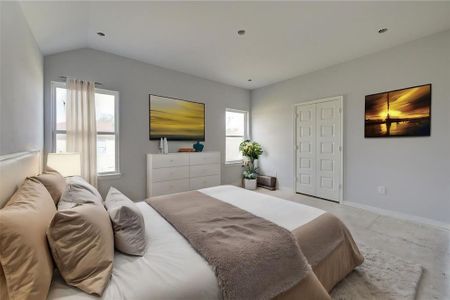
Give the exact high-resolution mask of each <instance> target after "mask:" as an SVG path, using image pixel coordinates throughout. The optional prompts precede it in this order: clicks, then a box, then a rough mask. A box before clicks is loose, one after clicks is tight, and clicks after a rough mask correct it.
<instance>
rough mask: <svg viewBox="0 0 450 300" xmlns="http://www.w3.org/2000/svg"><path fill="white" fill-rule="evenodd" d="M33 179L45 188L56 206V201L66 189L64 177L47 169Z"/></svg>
mask: <svg viewBox="0 0 450 300" xmlns="http://www.w3.org/2000/svg"><path fill="white" fill-rule="evenodd" d="M34 178H36V179H37V180H39V181H40V182H41V183H42V184H43V185H44V186H45V187H46V188H47V190H48V192H49V193H50V195H51V196H52V198H53V201H54V202H55V204H58V201H59V199H60V198H61V195H62V193H63V192H64V189H65V188H66V181H65V180H64V177H62V176H61V174H59V173H58V171H56V170H53V169H52V168H50V167H47V169H46V170H45V172H44V173H42V174H40V175H38V176H35V177H34Z"/></svg>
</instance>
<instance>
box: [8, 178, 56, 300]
mask: <svg viewBox="0 0 450 300" xmlns="http://www.w3.org/2000/svg"><path fill="white" fill-rule="evenodd" d="M55 212H56V209H55V203H54V202H53V199H52V197H51V196H50V194H49V192H48V191H47V189H46V188H45V186H44V185H42V184H41V183H40V182H39V181H37V180H36V179H33V178H30V179H26V180H25V182H24V183H23V184H22V186H21V187H20V188H19V189H18V190H17V192H16V193H15V194H14V195H13V196H12V197H11V198H10V199H9V201H8V202H7V203H6V205H5V207H3V208H2V209H0V228H1V229H0V264H1V269H2V271H3V276H4V279H5V281H4V282H2V283H1V284H0V285H1V286H3V285H5V284H6V286H7V291H5V293H7V294H8V296H9V298H10V299H46V298H47V294H48V290H49V288H50V284H51V281H52V276H53V262H52V257H51V254H50V250H49V248H48V244H47V239H46V236H45V232H46V230H47V227H48V225H49V224H50V222H51V220H52V218H53V215H54V214H55ZM0 276H1V275H0ZM0 280H1V281H3V278H1V279H0ZM3 294H4V291H2V292H1V293H0V295H2V299H3ZM7 299H8V298H7Z"/></svg>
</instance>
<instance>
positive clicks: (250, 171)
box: [239, 140, 263, 190]
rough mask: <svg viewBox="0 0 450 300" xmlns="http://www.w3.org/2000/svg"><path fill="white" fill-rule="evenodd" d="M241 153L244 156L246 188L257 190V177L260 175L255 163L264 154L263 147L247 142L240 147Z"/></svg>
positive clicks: (243, 173) (243, 174)
mask: <svg viewBox="0 0 450 300" xmlns="http://www.w3.org/2000/svg"><path fill="white" fill-rule="evenodd" d="M239 151H241V153H242V155H243V156H244V171H243V172H242V176H243V177H244V188H246V189H248V190H254V189H256V176H257V175H258V173H257V169H258V168H257V167H256V165H255V161H256V160H257V159H258V158H259V156H260V155H261V154H262V153H263V150H262V147H261V145H260V144H258V143H257V142H254V141H250V140H245V141H243V142H242V143H241V144H240V145H239Z"/></svg>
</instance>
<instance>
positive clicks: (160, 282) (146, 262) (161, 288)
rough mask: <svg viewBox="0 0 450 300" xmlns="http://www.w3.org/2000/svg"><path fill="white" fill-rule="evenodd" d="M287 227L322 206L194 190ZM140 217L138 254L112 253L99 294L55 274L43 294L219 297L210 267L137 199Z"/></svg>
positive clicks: (71, 299) (224, 189)
mask: <svg viewBox="0 0 450 300" xmlns="http://www.w3.org/2000/svg"><path fill="white" fill-rule="evenodd" d="M199 191H200V192H202V193H205V194H207V195H209V196H211V197H214V198H217V199H219V200H222V201H224V202H227V203H230V204H232V205H234V206H237V207H239V208H241V209H244V210H246V211H248V212H250V213H252V214H254V215H256V216H259V217H262V218H265V219H267V220H269V221H271V222H273V223H275V224H277V225H279V226H281V227H284V228H286V229H288V230H293V229H295V228H297V227H299V226H301V225H303V224H306V223H308V222H309V221H312V220H313V219H315V218H317V217H318V216H320V215H321V214H323V213H324V211H323V210H320V209H317V208H313V207H310V206H306V205H302V204H298V203H294V202H291V201H286V200H283V199H280V198H276V197H273V196H270V195H265V194H260V193H255V192H251V191H247V190H244V189H241V188H238V187H235V186H217V187H212V188H206V189H201V190H199ZM136 204H137V206H138V207H139V209H140V210H141V211H142V213H143V215H144V219H145V230H146V236H147V250H146V253H145V255H144V256H143V257H133V256H129V255H125V254H122V253H120V252H116V253H115V256H114V266H113V274H112V278H111V281H110V283H109V284H108V286H107V288H106V289H105V292H104V294H103V296H102V297H100V298H99V297H95V296H90V295H88V294H86V293H84V292H82V291H80V290H79V289H76V288H72V287H70V286H68V285H66V284H65V283H64V280H63V279H61V277H59V276H54V281H53V283H52V286H51V288H50V293H49V297H48V299H51V300H54V299H58V300H60V299H65V300H75V299H77V300H78V299H80V300H84V299H113V300H116V299H117V300H120V299H129V300H141V299H146V300H151V299H164V300H166V299H167V300H169V299H170V300H172V299H173V300H176V299H192V300H194V299H195V300H199V299H220V291H219V287H218V285H217V281H216V278H215V275H214V272H213V270H212V268H211V267H210V266H209V264H208V263H207V262H206V261H205V260H204V259H203V258H202V257H201V256H200V255H199V254H198V253H197V252H196V251H195V250H194V249H193V248H192V247H191V246H190V244H189V243H188V242H187V241H186V240H185V239H184V238H183V237H182V236H181V235H180V234H179V233H178V232H177V231H176V230H175V229H174V228H173V227H172V226H171V225H170V224H169V223H167V221H166V220H165V219H164V218H162V217H161V216H160V215H159V214H158V213H157V212H156V211H155V210H154V209H153V208H152V207H150V206H149V205H148V204H147V203H145V202H138V203H136Z"/></svg>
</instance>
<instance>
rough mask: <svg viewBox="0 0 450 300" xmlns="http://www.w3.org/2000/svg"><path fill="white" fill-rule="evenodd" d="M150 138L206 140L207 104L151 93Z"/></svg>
mask: <svg viewBox="0 0 450 300" xmlns="http://www.w3.org/2000/svg"><path fill="white" fill-rule="evenodd" d="M149 97H150V99H149V102H150V103H149V104H150V105H149V106H150V118H149V121H150V139H151V140H155V139H160V138H163V137H166V138H167V139H168V140H185V141H204V140H205V104H204V103H198V102H193V101H186V100H181V99H175V98H168V97H161V96H155V95H150V96H149Z"/></svg>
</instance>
